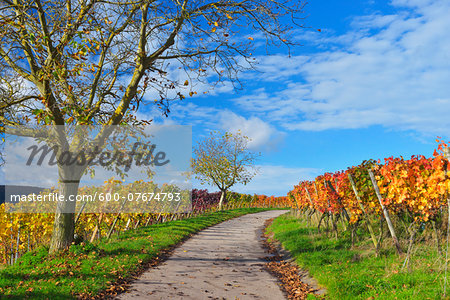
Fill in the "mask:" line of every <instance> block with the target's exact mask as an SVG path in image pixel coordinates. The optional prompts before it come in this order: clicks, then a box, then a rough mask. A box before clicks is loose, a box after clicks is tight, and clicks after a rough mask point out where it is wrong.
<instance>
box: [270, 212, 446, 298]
mask: <svg viewBox="0 0 450 300" xmlns="http://www.w3.org/2000/svg"><path fill="white" fill-rule="evenodd" d="M268 232H273V233H274V238H275V239H276V240H278V241H280V242H281V243H282V245H283V247H284V248H286V249H287V250H289V251H290V252H291V254H292V256H293V257H294V258H295V260H296V262H297V264H298V265H299V266H301V267H303V268H305V269H307V270H309V273H310V275H311V276H312V277H314V278H316V279H317V281H318V282H319V284H320V285H321V286H324V287H325V288H326V289H327V291H328V293H327V299H373V298H376V299H442V292H443V282H444V279H443V278H444V275H443V273H444V271H443V264H444V258H442V257H439V256H438V255H437V253H436V252H437V251H436V250H435V249H434V248H433V247H432V246H430V245H425V244H421V245H419V246H418V247H416V248H415V249H416V252H415V253H414V256H413V257H412V261H411V263H412V268H411V272H410V273H408V272H406V271H402V270H401V266H402V264H403V260H404V257H398V256H397V255H396V254H395V253H394V252H393V251H390V250H386V249H384V250H383V251H382V252H381V255H380V256H379V257H375V251H374V250H372V248H373V245H372V244H370V241H369V240H362V242H360V243H359V244H357V245H356V246H355V247H354V248H351V242H350V239H349V238H348V237H346V236H343V237H340V238H339V239H338V240H336V239H335V238H334V237H326V236H325V235H324V234H322V235H319V234H318V233H317V229H316V228H308V227H307V225H306V222H304V221H302V220H299V219H297V218H295V217H293V216H292V215H289V214H288V215H283V216H280V217H278V218H276V219H275V220H274V222H273V223H272V225H271V226H269V228H268Z"/></svg>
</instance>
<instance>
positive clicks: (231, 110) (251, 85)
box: [143, 0, 450, 195]
mask: <svg viewBox="0 0 450 300" xmlns="http://www.w3.org/2000/svg"><path fill="white" fill-rule="evenodd" d="M380 2H383V3H380ZM305 12H306V14H305V15H307V18H306V20H305V24H306V26H308V27H310V28H305V29H303V30H298V31H297V32H296V35H295V39H296V40H297V41H298V42H300V43H301V44H302V45H303V46H301V47H297V48H295V49H292V51H291V56H290V57H288V56H287V55H286V49H279V50H277V51H276V52H275V53H272V54H271V55H266V54H265V53H264V52H261V53H260V54H258V55H257V59H258V62H259V65H258V67H257V68H258V72H247V73H244V74H241V80H242V83H243V89H242V90H238V91H236V90H234V89H233V88H232V87H231V86H230V85H224V86H219V87H217V88H216V89H215V90H214V91H211V92H210V93H208V94H206V95H204V94H202V93H199V94H198V96H194V97H192V98H189V99H188V100H187V101H185V102H183V103H178V104H175V105H173V106H172V109H171V110H172V114H171V115H170V117H169V119H165V120H164V122H167V123H176V124H186V125H192V126H193V134H194V142H195V141H196V140H198V139H201V138H202V137H204V136H205V135H206V134H207V132H208V131H209V130H217V129H219V130H226V131H231V132H234V131H237V130H239V129H240V130H241V131H243V132H244V133H245V134H246V135H248V136H249V137H250V138H251V139H252V142H251V144H250V148H251V149H252V150H255V151H260V152H261V154H262V156H261V158H260V160H259V161H258V166H259V168H260V173H259V175H258V176H257V177H256V178H255V179H254V180H253V181H252V182H251V183H250V184H248V185H247V186H236V187H234V190H236V191H240V192H247V193H265V194H274V195H285V194H286V193H287V192H288V191H289V189H291V188H292V186H293V185H294V184H296V183H298V181H300V180H303V179H311V178H313V177H314V176H315V175H319V174H321V173H323V172H325V171H337V170H341V169H346V168H347V167H348V166H351V165H357V164H359V163H361V161H362V160H364V159H369V158H374V159H383V158H385V157H389V156H400V155H402V156H404V157H409V156H410V155H412V154H423V155H425V156H431V155H432V153H433V150H434V149H435V147H436V145H437V144H436V142H435V139H436V137H437V136H441V137H444V138H445V139H448V137H449V134H448V133H449V129H450V34H449V33H448V28H450V18H449V17H448V16H449V15H450V2H449V1H446V0H442V1H433V0H393V1H370V0H362V1H350V0H344V1H333V0H329V1H312V2H311V3H309V4H308V5H307V6H306V7H305ZM317 29H320V31H319V30H317ZM143 114H144V115H146V116H147V117H149V116H151V113H150V112H143ZM151 117H155V116H151ZM156 118H157V117H156ZM194 185H195V186H197V187H201V186H200V185H199V184H198V183H194Z"/></svg>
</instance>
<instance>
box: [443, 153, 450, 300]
mask: <svg viewBox="0 0 450 300" xmlns="http://www.w3.org/2000/svg"><path fill="white" fill-rule="evenodd" d="M443 152H444V156H445V158H446V159H447V163H446V165H445V166H446V168H445V170H444V173H445V179H448V173H447V168H448V162H449V161H450V148H449V147H445V148H444V149H443ZM447 209H448V221H447V249H446V251H445V276H444V297H445V296H446V288H447V268H448V238H449V237H448V236H449V233H450V195H448V196H447Z"/></svg>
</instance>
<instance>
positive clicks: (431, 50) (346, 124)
mask: <svg viewBox="0 0 450 300" xmlns="http://www.w3.org/2000/svg"><path fill="white" fill-rule="evenodd" d="M392 4H393V5H395V6H397V7H396V8H397V10H398V12H396V13H395V14H390V15H380V14H375V15H370V16H363V17H359V18H356V19H354V20H353V23H352V26H353V28H354V29H353V30H352V31H350V32H347V33H345V34H343V35H338V36H326V37H320V35H319V36H318V39H319V40H318V42H323V43H328V45H329V47H328V50H326V51H322V52H319V53H316V54H312V55H311V56H310V57H309V58H308V59H306V58H305V56H297V57H292V58H287V57H285V58H282V57H267V58H260V60H261V65H262V67H263V70H265V71H267V72H270V74H271V75H270V76H268V77H267V81H272V80H273V79H274V78H276V79H278V80H279V81H280V82H284V83H283V84H284V89H282V90H280V89H275V90H268V89H265V88H262V89H259V90H256V91H255V92H254V93H253V95H248V96H244V97H241V98H239V99H236V101H235V103H236V104H237V105H238V106H240V107H241V108H243V109H245V110H246V111H249V112H253V113H255V114H256V115H257V116H265V117H267V119H270V120H274V121H276V122H278V123H279V124H281V125H282V126H283V127H284V128H286V129H290V130H313V131H314V130H326V129H343V128H364V127H368V126H371V125H383V126H386V127H389V128H394V129H400V130H416V131H418V132H421V133H426V134H442V135H445V134H446V133H447V131H448V128H449V127H450V118H448V113H449V112H450V84H449V83H448V79H449V78H450V35H449V34H448V32H447V29H448V28H450V18H449V17H448V15H449V13H450V2H448V1H418V0H414V1H406V0H396V1H393V3H392ZM405 7H407V8H405ZM315 35H316V34H314V35H312V36H310V38H311V37H313V36H315ZM336 45H340V47H338V48H336ZM336 49H338V50H336ZM276 70H279V72H278V73H277V74H276V75H272V74H273V72H275V71H276ZM296 74H297V75H301V77H302V81H300V82H296V83H294V82H293V78H292V76H295V75H296ZM259 78H260V79H261V80H265V78H266V77H265V76H264V75H259ZM274 99H276V101H274ZM287 120H289V122H288V121H287Z"/></svg>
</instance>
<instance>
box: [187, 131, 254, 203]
mask: <svg viewBox="0 0 450 300" xmlns="http://www.w3.org/2000/svg"><path fill="white" fill-rule="evenodd" d="M248 141H249V138H248V137H246V136H243V135H242V134H241V133H236V134H231V133H229V132H226V133H220V132H217V131H216V132H211V133H210V136H209V137H208V138H206V139H204V140H202V141H200V142H199V143H198V144H197V145H196V147H195V148H194V158H193V160H192V171H193V173H194V175H195V177H196V178H197V179H199V180H200V181H201V182H202V183H206V184H209V185H211V186H216V187H217V188H218V189H219V190H220V192H221V196H220V201H219V209H220V210H221V209H222V205H223V202H224V200H225V199H226V195H227V191H228V190H229V188H230V187H232V186H233V185H235V184H238V183H242V184H247V183H248V182H249V181H250V180H251V179H252V178H253V176H255V175H256V169H255V160H256V159H257V157H258V156H259V154H258V153H255V152H252V151H250V150H249V149H248V147H247V146H248Z"/></svg>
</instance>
